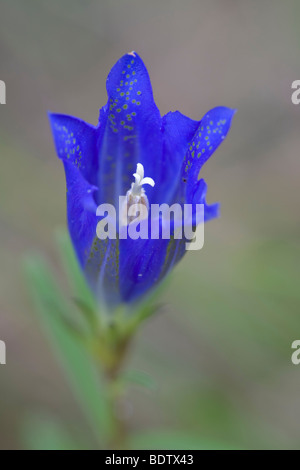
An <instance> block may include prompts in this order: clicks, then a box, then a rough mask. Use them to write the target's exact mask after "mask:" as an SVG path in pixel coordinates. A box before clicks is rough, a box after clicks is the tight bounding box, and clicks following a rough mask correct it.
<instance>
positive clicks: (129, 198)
mask: <svg viewBox="0 0 300 470" xmlns="http://www.w3.org/2000/svg"><path fill="white" fill-rule="evenodd" d="M144 173H145V172H144V167H143V165H142V164H141V163H138V164H137V166H136V172H135V173H134V174H133V176H134V183H131V188H130V189H129V190H128V191H127V194H126V201H125V203H124V206H123V208H122V213H121V220H122V225H127V224H129V223H130V222H132V221H133V220H134V219H135V217H132V216H129V215H128V211H129V208H130V207H131V206H132V205H140V209H141V210H140V213H141V214H142V213H144V212H145V214H146V215H145V216H144V217H143V215H142V218H147V215H148V209H149V204H148V198H147V196H146V193H145V190H144V188H143V185H144V184H149V185H150V186H152V187H153V186H154V185H155V183H154V180H153V179H152V178H149V177H148V176H147V177H146V178H144Z"/></svg>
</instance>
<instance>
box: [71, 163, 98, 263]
mask: <svg viewBox="0 0 300 470" xmlns="http://www.w3.org/2000/svg"><path fill="white" fill-rule="evenodd" d="M64 167H65V174H66V183H67V217H68V226H69V232H70V235H71V239H72V242H73V246H74V248H75V251H76V254H77V256H78V259H79V261H80V264H81V266H82V267H84V265H85V263H86V261H87V259H88V257H89V255H90V251H91V247H92V243H93V240H94V238H95V236H96V223H97V219H96V212H95V211H96V205H95V201H94V198H93V192H94V191H95V189H96V188H95V187H94V186H92V185H90V184H89V183H88V182H87V181H86V180H85V179H84V177H83V175H82V174H81V172H80V171H79V170H78V168H76V167H75V166H74V165H73V164H72V163H71V162H69V161H64Z"/></svg>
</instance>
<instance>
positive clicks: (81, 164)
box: [49, 113, 97, 184]
mask: <svg viewBox="0 0 300 470" xmlns="http://www.w3.org/2000/svg"><path fill="white" fill-rule="evenodd" d="M49 119H50V123H51V128H52V133H53V137H54V142H55V147H56V152H57V155H58V157H59V158H60V159H61V160H63V161H68V162H71V163H72V164H73V165H74V166H75V167H76V168H78V169H79V170H80V172H81V173H82V174H83V176H84V178H85V179H86V180H87V181H89V182H90V183H92V184H96V183H97V178H96V171H95V166H96V165H97V128H96V127H94V126H92V125H91V124H87V123H86V122H84V121H82V120H81V119H77V118H75V117H73V116H67V115H65V114H54V113H49Z"/></svg>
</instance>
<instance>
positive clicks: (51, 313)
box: [25, 257, 112, 438]
mask: <svg viewBox="0 0 300 470" xmlns="http://www.w3.org/2000/svg"><path fill="white" fill-rule="evenodd" d="M25 273H26V277H27V279H28V282H29V286H30V288H31V291H32V295H33V298H34V300H35V304H36V308H37V311H38V313H39V315H40V318H41V320H42V322H43V324H44V326H45V329H46V331H47V333H48V336H49V338H50V340H51V343H52V345H53V347H54V351H55V352H56V353H57V355H58V358H59V359H60V362H61V364H62V366H63V367H64V370H65V372H66V375H67V378H68V379H69V381H70V384H71V388H72V391H73V393H74V395H76V396H77V399H78V400H79V402H80V403H81V405H82V408H83V410H84V411H85V413H86V416H87V418H88V420H89V422H90V424H91V425H92V427H93V429H94V431H95V433H96V436H97V437H98V438H100V437H101V438H104V437H106V436H107V435H109V434H110V432H111V429H112V419H111V416H110V413H109V411H108V410H109V409H110V408H109V406H108V399H107V396H106V393H105V392H104V387H103V386H102V384H101V380H100V372H99V371H97V369H96V365H95V363H94V361H93V360H92V358H91V357H90V355H89V354H88V352H87V351H86V350H85V348H84V346H83V345H82V343H80V341H79V340H78V338H77V337H76V336H75V335H74V334H73V333H72V330H71V329H69V328H68V327H67V325H66V324H65V322H64V321H63V320H62V318H61V317H60V313H61V314H62V315H64V316H66V317H67V316H68V315H70V308H71V307H70V306H69V305H68V303H67V302H66V300H65V298H64V297H63V296H62V294H61V292H60V290H59V289H58V287H57V285H56V283H55V282H54V279H53V277H52V275H51V273H50V272H49V270H48V268H47V266H46V265H45V263H44V262H43V260H41V259H40V258H39V257H30V258H27V259H26V260H25ZM58 313H59V314H58Z"/></svg>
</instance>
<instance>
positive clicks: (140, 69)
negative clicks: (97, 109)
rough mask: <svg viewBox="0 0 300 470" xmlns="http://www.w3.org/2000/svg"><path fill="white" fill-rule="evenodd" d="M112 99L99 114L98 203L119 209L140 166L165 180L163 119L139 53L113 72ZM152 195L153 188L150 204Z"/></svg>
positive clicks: (110, 80) (109, 88)
mask: <svg viewBox="0 0 300 470" xmlns="http://www.w3.org/2000/svg"><path fill="white" fill-rule="evenodd" d="M107 93H108V102H107V105H106V106H105V107H104V108H102V110H101V113H100V118H101V126H100V130H99V165H98V167H99V169H100V170H99V175H98V186H99V196H98V203H99V204H100V203H102V202H104V203H111V204H114V205H115V207H117V203H118V198H119V196H123V195H125V194H126V192H127V191H128V189H129V188H130V186H131V183H132V181H133V173H134V172H135V171H136V167H137V163H141V164H142V165H143V166H144V169H145V174H146V175H147V176H149V177H151V178H153V179H154V181H155V183H157V182H158V180H159V179H160V174H161V167H160V162H161V156H162V136H161V132H160V128H161V118H160V113H159V111H158V108H157V107H156V105H155V103H154V100H153V95H152V88H151V83H150V79H149V75H148V72H147V69H146V67H145V65H144V64H143V62H142V60H141V58H140V57H139V56H138V55H137V54H136V53H134V52H132V53H129V54H126V55H124V56H123V57H122V58H121V59H120V60H119V61H118V62H117V63H116V64H115V66H114V67H113V68H112V70H111V72H110V73H109V75H108V78H107ZM156 190H157V189H156ZM151 193H153V190H152V188H150V187H149V189H147V195H148V198H149V200H150V198H151Z"/></svg>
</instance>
